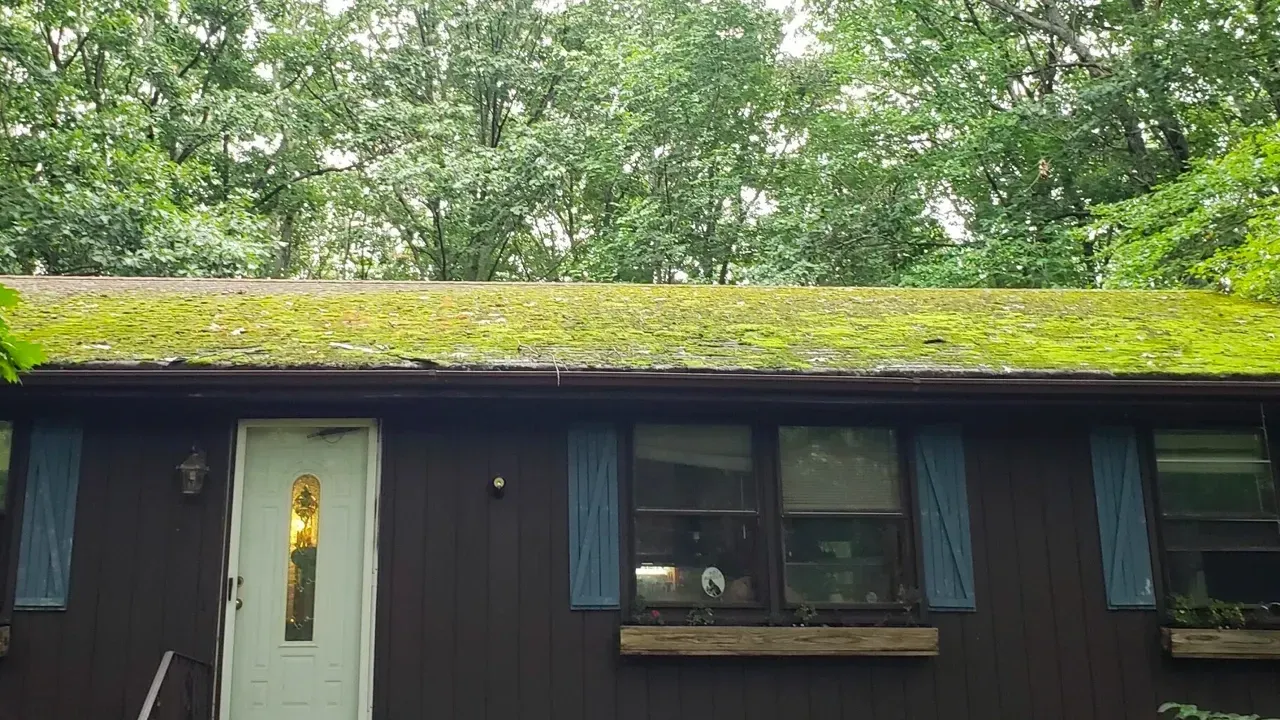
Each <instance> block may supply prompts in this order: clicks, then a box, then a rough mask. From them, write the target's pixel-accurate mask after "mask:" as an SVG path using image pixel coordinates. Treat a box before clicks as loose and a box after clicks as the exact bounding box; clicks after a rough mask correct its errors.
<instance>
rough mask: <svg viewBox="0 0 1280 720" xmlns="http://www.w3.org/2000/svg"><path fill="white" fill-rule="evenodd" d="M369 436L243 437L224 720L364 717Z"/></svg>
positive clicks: (252, 428)
mask: <svg viewBox="0 0 1280 720" xmlns="http://www.w3.org/2000/svg"><path fill="white" fill-rule="evenodd" d="M373 432H374V428H373V426H372V425H371V424H368V423H366V424H364V425H361V426H347V425H341V424H338V425H335V426H327V425H325V424H323V423H315V424H300V423H285V422H281V423H245V425H244V426H243V427H242V428H241V432H240V443H241V446H240V448H239V451H238V452H239V453H240V455H239V458H238V460H239V462H238V463H237V465H238V471H239V472H240V478H238V482H237V492H238V494H239V495H238V498H237V500H236V503H237V504H238V511H239V513H238V520H239V522H238V534H239V542H238V543H236V544H235V545H233V552H234V554H235V557H234V558H233V559H232V565H231V567H232V569H233V572H234V574H235V577H234V580H233V581H232V582H233V584H234V585H235V587H234V588H233V590H232V592H231V593H229V596H230V598H229V601H228V602H229V603H230V604H231V605H230V607H229V609H228V623H227V627H228V630H229V632H230V635H229V637H228V641H229V646H228V647H226V648H225V649H224V653H229V654H230V658H231V663H230V665H229V666H227V665H224V671H226V672H225V673H224V676H223V682H224V693H223V709H222V713H221V716H222V718H223V719H224V720H258V719H262V720H295V719H296V720H304V719H305V720H357V718H361V717H363V716H364V712H363V711H362V708H361V705H362V702H363V697H362V696H363V695H364V694H365V692H364V688H362V683H361V675H362V667H361V666H362V664H363V661H366V660H367V653H365V654H363V655H362V648H364V647H365V646H366V645H367V637H366V634H367V633H368V632H370V628H371V623H370V622H369V615H368V614H369V612H370V608H369V607H368V606H367V605H369V604H371V600H370V598H371V593H370V591H369V580H370V575H369V573H368V572H367V571H368V569H369V568H367V567H366V563H370V562H371V561H372V560H371V558H372V552H371V548H370V547H369V544H370V543H371V542H372V533H367V532H366V530H367V529H368V528H371V527H372V518H371V517H369V516H371V514H372V513H371V512H369V511H370V510H371V507H370V504H371V503H370V499H371V498H372V494H371V493H369V492H368V491H369V490H370V487H369V484H370V475H371V472H370V469H371V468H370V464H371V463H372V462H373V460H372V458H373V457H374V455H373V453H371V452H370V449H371V447H373V446H375V445H376V441H375V438H374V437H373ZM236 524H237V523H234V522H233V526H234V525H236ZM227 674H229V676H230V677H229V681H230V682H229V697H228V693H227V692H226V689H227V687H228V682H227V681H228V677H227Z"/></svg>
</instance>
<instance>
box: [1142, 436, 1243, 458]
mask: <svg viewBox="0 0 1280 720" xmlns="http://www.w3.org/2000/svg"><path fill="white" fill-rule="evenodd" d="M1156 454H1157V455H1159V456H1160V457H1161V458H1162V459H1169V460H1215V461H1221V460H1259V459H1265V458H1266V452H1265V451H1264V443H1263V440H1262V433H1261V432H1258V431H1236V432H1223V431H1216V432H1205V431H1190V430H1162V431H1160V432H1157V433H1156Z"/></svg>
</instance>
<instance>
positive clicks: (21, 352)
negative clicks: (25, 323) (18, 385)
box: [0, 285, 44, 383]
mask: <svg viewBox="0 0 1280 720" xmlns="http://www.w3.org/2000/svg"><path fill="white" fill-rule="evenodd" d="M17 305H18V293H17V292H15V291H13V290H11V289H9V288H7V287H5V286H3V285H0V378H3V379H4V381H5V382H11V383H13V382H18V373H21V372H25V371H27V370H30V369H31V368H32V367H33V366H35V365H37V364H39V363H41V362H43V361H44V353H43V352H41V350H40V348H39V347H38V346H36V345H33V344H31V343H29V342H24V341H22V340H19V339H18V338H16V337H14V336H13V333H12V332H11V331H10V329H9V323H8V321H7V318H6V317H5V315H6V314H7V312H8V311H10V310H12V309H13V308H14V307H16V306H17Z"/></svg>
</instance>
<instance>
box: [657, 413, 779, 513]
mask: <svg viewBox="0 0 1280 720" xmlns="http://www.w3.org/2000/svg"><path fill="white" fill-rule="evenodd" d="M635 454H636V466H635V467H636V470H635V478H636V480H635V497H636V507H638V508H646V509H650V510H754V509H755V506H756V488H755V478H754V476H753V475H752V473H751V428H748V427H735V426H714V425H639V426H637V427H636V432H635Z"/></svg>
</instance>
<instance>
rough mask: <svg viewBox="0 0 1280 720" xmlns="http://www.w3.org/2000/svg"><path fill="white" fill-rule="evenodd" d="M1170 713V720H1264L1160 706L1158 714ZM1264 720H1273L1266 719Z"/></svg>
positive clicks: (1175, 705)
mask: <svg viewBox="0 0 1280 720" xmlns="http://www.w3.org/2000/svg"><path fill="white" fill-rule="evenodd" d="M1165 713H1172V714H1171V715H1169V717H1170V718H1172V720H1264V719H1263V718H1261V717H1260V716H1258V715H1237V714H1235V713H1224V712H1216V711H1214V710H1201V709H1200V708H1198V707H1196V706H1195V705H1184V704H1182V703H1165V704H1163V705H1161V706H1160V714H1162V715H1163V714H1165ZM1266 720H1275V719H1274V718H1267V719H1266Z"/></svg>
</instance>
